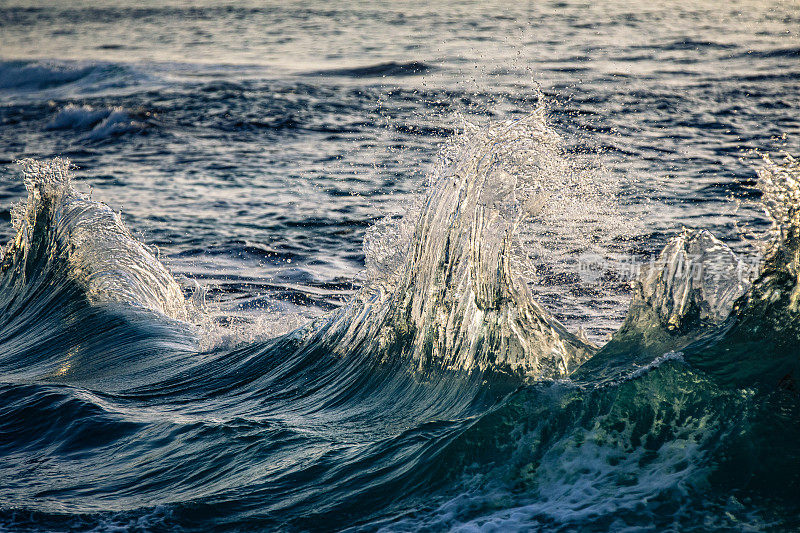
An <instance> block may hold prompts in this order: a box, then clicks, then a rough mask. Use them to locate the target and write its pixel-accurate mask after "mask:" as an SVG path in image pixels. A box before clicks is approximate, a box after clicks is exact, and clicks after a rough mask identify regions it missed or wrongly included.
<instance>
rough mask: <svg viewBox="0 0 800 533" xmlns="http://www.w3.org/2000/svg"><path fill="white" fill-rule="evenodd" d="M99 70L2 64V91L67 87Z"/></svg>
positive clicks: (53, 64) (52, 64)
mask: <svg viewBox="0 0 800 533" xmlns="http://www.w3.org/2000/svg"><path fill="white" fill-rule="evenodd" d="M97 68H98V67H95V66H86V67H75V66H70V65H66V64H56V63H44V62H43V63H38V62H37V63H30V62H26V61H10V62H4V63H0V89H6V90H8V89H23V90H25V89H27V90H40V89H46V88H49V87H55V86H59V85H65V84H68V83H73V82H75V81H77V80H80V79H81V78H85V77H87V76H89V75H90V74H92V73H93V72H95V71H96V69H97Z"/></svg>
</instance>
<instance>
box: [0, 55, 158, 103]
mask: <svg viewBox="0 0 800 533" xmlns="http://www.w3.org/2000/svg"><path fill="white" fill-rule="evenodd" d="M149 82H155V83H156V85H160V84H161V83H162V82H161V81H160V80H158V78H154V77H152V76H151V75H148V74H144V73H142V72H140V71H137V70H135V69H133V68H131V67H130V66H128V65H121V64H115V63H95V62H91V63H90V62H82V61H81V62H79V61H20V60H16V61H0V93H2V94H4V95H8V96H17V97H23V98H24V97H25V96H26V95H31V96H34V97H36V98H42V97H44V98H49V97H52V98H63V97H74V96H78V95H84V94H92V95H94V94H98V93H104V92H119V91H127V90H129V89H131V88H134V87H138V86H140V85H141V84H143V83H149Z"/></svg>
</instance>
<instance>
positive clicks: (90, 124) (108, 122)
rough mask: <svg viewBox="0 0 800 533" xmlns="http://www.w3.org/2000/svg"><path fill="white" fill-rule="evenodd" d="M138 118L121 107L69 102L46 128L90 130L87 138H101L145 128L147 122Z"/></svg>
mask: <svg viewBox="0 0 800 533" xmlns="http://www.w3.org/2000/svg"><path fill="white" fill-rule="evenodd" d="M138 118H139V117H134V116H132V114H131V113H130V112H128V111H126V110H125V109H122V108H121V107H112V108H94V107H92V106H89V105H81V106H78V105H74V104H69V105H67V106H66V107H64V108H63V109H61V110H60V111H59V112H58V113H57V114H56V116H55V117H54V118H53V120H51V121H50V123H49V124H47V126H46V129H49V130H78V131H87V130H88V133H87V134H86V139H89V140H99V139H106V138H108V137H114V136H117V135H122V134H124V133H129V132H137V131H142V130H144V129H145V128H146V127H147V123H146V122H144V121H142V120H139V119H138Z"/></svg>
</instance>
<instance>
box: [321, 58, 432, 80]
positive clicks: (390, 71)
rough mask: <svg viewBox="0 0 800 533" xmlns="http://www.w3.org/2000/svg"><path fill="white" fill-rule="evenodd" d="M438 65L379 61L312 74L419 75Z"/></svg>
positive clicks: (371, 76) (419, 62) (362, 76)
mask: <svg viewBox="0 0 800 533" xmlns="http://www.w3.org/2000/svg"><path fill="white" fill-rule="evenodd" d="M435 69H436V67H434V66H433V65H429V64H427V63H423V62H421V61H408V62H400V63H398V62H396V61H389V62H387V63H379V64H377V65H369V66H365V67H351V68H339V69H330V70H318V71H315V72H310V73H309V75H311V76H345V77H350V78H379V77H403V76H419V75H421V74H426V73H428V72H431V71H433V70H435Z"/></svg>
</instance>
